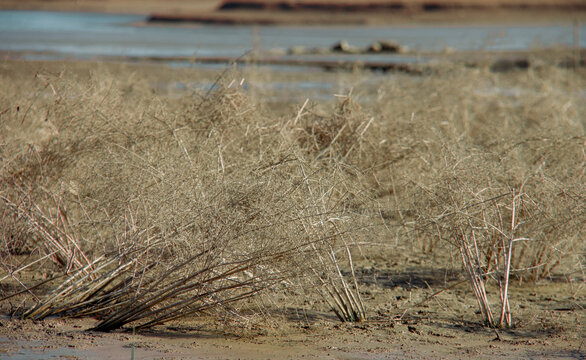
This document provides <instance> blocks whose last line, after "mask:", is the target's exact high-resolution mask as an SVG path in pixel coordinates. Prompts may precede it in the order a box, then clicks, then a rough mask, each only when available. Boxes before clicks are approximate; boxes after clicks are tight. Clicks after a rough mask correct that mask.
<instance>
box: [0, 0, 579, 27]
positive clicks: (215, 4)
mask: <svg viewBox="0 0 586 360" xmlns="http://www.w3.org/2000/svg"><path fill="white" fill-rule="evenodd" d="M0 10H45V11H83V12H107V13H134V14H144V15H149V16H150V17H151V19H152V21H153V22H156V23H161V22H162V23H166V24H169V23H175V24H185V23H187V24H188V23H208V24H209V23H213V24H225V25H240V24H258V25H269V24H270V25H279V24H283V25H292V24H307V25H319V24H321V25H329V24H332V25H336V24H341V25H344V24H355V25H373V26H376V25H382V24H396V25H408V24H429V23H444V24H452V23H458V24H462V23H474V24H491V23H519V24H522V23H545V24H547V23H568V22H576V21H577V22H586V3H585V2H584V1H580V0H510V1H508V2H504V1H501V0H486V1H481V0H438V1H433V2H431V1H425V0H414V1H405V0H403V1H400V0H399V1H384V0H372V1H365V0H342V1H334V0H313V1H308V0H297V1H292V0H289V1H281V0H251V1H248V0H247V1H242V0H240V1H238V0H236V1H234V0H231V1H224V2H223V1H221V0H199V1H187V0H170V1H165V2H161V1H155V0H145V1H139V0H120V1H118V0H104V1H97V0H85V1H75V0H54V1H42V0H0Z"/></svg>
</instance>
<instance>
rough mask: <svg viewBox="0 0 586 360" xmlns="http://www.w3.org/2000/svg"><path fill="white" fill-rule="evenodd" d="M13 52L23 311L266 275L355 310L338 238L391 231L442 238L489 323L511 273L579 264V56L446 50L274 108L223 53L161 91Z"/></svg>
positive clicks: (170, 313) (188, 305)
mask: <svg viewBox="0 0 586 360" xmlns="http://www.w3.org/2000/svg"><path fill="white" fill-rule="evenodd" d="M14 67H16V66H15V64H10V63H6V64H4V65H3V70H2V72H0V76H2V81H1V84H2V87H3V88H4V89H8V88H10V89H11V91H2V92H1V94H2V95H1V96H0V111H1V112H2V122H1V124H0V126H1V128H0V131H1V133H2V137H1V138H0V146H1V147H0V159H1V168H0V181H1V187H0V189H1V190H0V198H1V199H2V202H1V204H0V210H1V212H2V225H3V226H2V235H3V237H2V242H3V243H2V250H1V251H0V255H1V256H2V267H3V271H4V273H5V275H4V276H3V278H6V279H7V278H11V279H12V281H14V283H16V284H20V285H18V286H19V288H18V291H12V292H11V293H5V294H4V295H5V296H15V293H19V294H20V293H21V292H22V293H24V294H28V295H27V296H26V297H25V300H24V302H23V303H20V304H18V305H17V308H18V311H17V313H19V314H20V315H23V316H25V317H30V318H35V319H39V318H43V317H46V316H50V315H60V316H85V315H90V314H91V315H94V316H97V317H99V318H101V319H102V321H101V322H100V323H99V324H98V325H97V326H96V329H97V330H104V331H109V330H113V329H116V328H120V327H124V326H127V325H128V326H132V327H136V328H144V327H149V326H153V325H157V324H160V323H164V322H167V321H170V320H174V319H178V318H181V317H184V316H189V315H192V314H195V313H199V312H204V311H205V312H214V311H217V312H218V314H222V316H223V315H226V314H236V313H237V310H238V309H239V308H240V306H241V305H240V304H245V303H246V302H245V301H244V299H248V298H250V297H253V296H257V295H258V294H263V293H264V294H268V295H269V297H270V294H275V293H283V294H287V296H288V297H297V298H303V297H313V296H315V295H320V294H321V295H323V297H324V299H325V302H326V303H328V304H329V306H331V308H332V309H333V311H334V312H335V313H336V315H337V316H338V317H339V318H340V319H341V320H342V321H361V320H364V319H365V318H366V317H367V309H366V304H365V302H364V301H363V300H362V297H361V289H360V286H361V285H360V282H359V281H358V280H357V279H356V277H355V267H354V264H353V255H356V254H357V253H359V252H360V251H362V250H363V248H365V247H367V246H368V247H370V249H374V251H375V252H377V253H379V254H380V253H381V252H383V253H384V251H388V249H389V246H390V245H391V244H393V243H394V244H395V247H394V248H392V249H391V251H402V250H401V249H402V247H404V246H406V244H416V245H418V246H419V245H421V246H423V247H424V249H425V250H426V251H434V252H440V251H444V250H445V249H446V248H448V247H450V246H455V247H456V248H457V249H459V251H460V253H461V256H462V259H463V269H464V270H465V271H466V272H467V274H468V275H469V278H470V281H471V285H472V289H473V292H474V294H475V295H476V297H477V299H478V300H479V306H480V307H481V310H482V314H483V315H484V318H483V320H484V321H486V322H487V323H488V324H489V325H490V326H509V325H513V322H512V320H511V313H510V310H509V309H510V305H509V303H508V291H509V286H508V284H509V279H518V280H519V281H538V280H540V279H547V278H550V277H553V276H556V275H555V274H556V273H563V274H571V273H572V272H574V271H579V269H582V268H583V264H584V239H583V236H581V234H583V233H584V224H585V223H586V218H585V215H584V214H586V209H584V204H586V202H585V201H584V186H583V184H584V176H585V174H584V169H585V165H586V156H585V154H584V151H585V149H584V146H585V145H584V141H585V140H586V137H585V136H584V126H585V124H584V119H583V116H582V115H581V114H583V113H584V112H585V110H586V109H585V108H584V104H583V94H582V93H581V92H580V89H583V88H584V85H585V84H584V74H583V69H578V70H567V69H559V68H556V67H554V66H549V65H544V66H543V67H541V68H532V69H530V70H529V71H528V72H519V73H512V74H504V75H503V74H494V73H491V72H489V71H488V70H487V69H482V68H479V69H469V68H465V67H460V66H454V67H451V68H447V69H439V70H438V71H437V72H434V73H432V74H430V75H428V76H426V77H417V78H415V77H411V76H409V75H392V77H391V78H390V81H388V82H381V83H379V84H378V85H376V88H370V87H365V88H362V89H354V95H352V93H351V92H349V93H348V95H347V96H341V97H339V98H338V99H336V100H334V101H333V103H329V102H327V103H324V104H315V103H312V102H311V101H309V102H305V103H300V104H297V106H296V108H286V107H284V106H281V105H278V106H275V105H274V104H272V105H271V104H266V103H263V102H262V101H260V99H262V97H263V96H262V95H263V94H262V93H259V94H255V96H254V97H253V96H251V95H250V94H249V93H247V90H246V89H243V88H242V86H241V85H242V84H243V82H242V81H241V80H240V79H241V76H242V74H240V73H234V72H229V73H227V74H225V75H224V76H223V77H222V78H221V79H220V81H219V82H218V84H217V87H215V88H214V89H213V90H212V91H201V92H198V91H195V92H193V93H191V94H188V93H184V94H182V96H181V97H179V98H173V97H169V96H166V95H165V94H161V93H156V91H153V90H152V88H151V82H152V81H153V79H149V78H148V76H145V77H142V76H140V75H137V74H136V73H134V72H132V71H130V70H128V69H124V68H123V69H122V70H121V71H120V72H119V73H113V72H112V71H116V70H109V69H108V68H106V67H101V66H98V67H96V68H95V69H94V70H92V72H91V73H89V74H88V73H85V72H80V71H75V69H69V70H67V69H66V70H64V71H63V72H51V71H43V72H40V73H38V74H37V75H36V76H31V75H23V74H19V73H18V72H12V71H11V68H14ZM112 69H115V67H112ZM244 75H246V74H244ZM257 76H258V75H257ZM323 76H324V77H325V76H326V75H323ZM328 76H331V75H328ZM367 76H370V75H369V74H348V75H339V77H340V78H344V79H346V81H348V82H352V81H353V80H354V79H360V78H363V77H367ZM251 81H254V78H253V79H252V80H251ZM269 105H270V106H269ZM438 240H439V241H438ZM420 242H423V243H422V244H420ZM377 244H378V245H377ZM432 245H433V246H432ZM30 271H37V272H45V273H47V274H49V275H48V276H46V277H45V278H44V279H42V280H40V281H39V280H38V279H37V280H34V279H33V280H31V279H30V278H27V277H25V276H24V275H23V274H24V273H26V272H30ZM493 283H494V284H496V288H497V289H500V295H497V296H495V297H494V298H496V299H497V300H498V302H499V310H500V313H498V314H497V313H494V314H493V311H494V309H492V308H491V303H494V300H492V299H491V298H492V296H491V295H490V292H491V291H492V289H493V285H492V284H493ZM495 314H496V315H495ZM496 318H498V320H496Z"/></svg>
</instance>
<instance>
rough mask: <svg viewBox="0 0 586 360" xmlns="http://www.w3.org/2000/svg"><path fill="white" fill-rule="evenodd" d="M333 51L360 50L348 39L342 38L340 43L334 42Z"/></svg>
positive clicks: (349, 52) (350, 51) (355, 52)
mask: <svg viewBox="0 0 586 360" xmlns="http://www.w3.org/2000/svg"><path fill="white" fill-rule="evenodd" d="M332 51H337V52H345V53H348V54H358V53H360V50H359V49H358V48H357V47H355V46H352V45H350V44H348V41H346V40H342V41H340V42H339V43H337V44H334V45H333V46H332Z"/></svg>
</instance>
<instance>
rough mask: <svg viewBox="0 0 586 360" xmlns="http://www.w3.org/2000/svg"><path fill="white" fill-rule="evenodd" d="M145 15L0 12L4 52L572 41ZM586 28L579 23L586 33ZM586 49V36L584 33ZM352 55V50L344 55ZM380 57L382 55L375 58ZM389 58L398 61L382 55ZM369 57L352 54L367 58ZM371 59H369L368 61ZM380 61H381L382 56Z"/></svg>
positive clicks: (509, 30)
mask: <svg viewBox="0 0 586 360" xmlns="http://www.w3.org/2000/svg"><path fill="white" fill-rule="evenodd" d="M145 20H146V18H145V17H144V16H142V15H113V14H93V13H68V12H45V11H0V51H19V52H44V53H52V54H58V55H62V56H67V57H77V58H84V57H96V56H98V57H101V56H136V57H147V56H148V57H182V56H186V57H189V56H200V57H237V56H239V55H242V54H243V53H245V52H246V51H248V50H250V49H252V48H253V47H254V44H255V43H256V44H257V46H258V45H260V47H261V48H263V49H274V48H280V49H288V48H290V47H293V46H305V47H307V48H329V47H330V46H331V45H332V44H334V43H336V42H338V41H340V40H346V41H348V42H349V43H350V44H351V45H354V46H358V47H365V46H367V45H368V44H370V43H372V42H373V41H375V40H378V39H393V40H396V41H398V42H399V43H400V44H402V45H405V46H408V47H409V48H410V49H412V50H415V51H441V50H443V49H445V48H448V47H449V48H452V49H454V50H456V51H458V50H483V49H485V50H526V49H538V48H543V47H551V46H559V45H561V46H573V41H574V40H573V29H572V26H571V25H570V24H569V22H568V24H567V25H548V26H542V25H533V26H530V25H528V26H510V25H507V26H413V27H393V26H388V27H365V26H343V27H342V26H335V27H319V26H257V27H255V26H223V25H201V26H190V27H171V26H160V25H157V26H139V25H137V24H140V23H142V22H144V21H145ZM585 30H586V25H581V26H580V32H581V33H582V34H584V33H585ZM580 46H581V47H586V36H581V37H580ZM346 56H347V57H348V55H346ZM377 56H379V57H380V56H381V55H377ZM384 56H385V57H384V58H382V59H383V60H389V61H392V60H391V59H393V56H395V57H394V59H399V61H402V62H410V61H413V58H411V59H410V58H403V59H401V58H397V57H396V55H384ZM364 57H365V56H364V55H361V56H354V58H361V59H364ZM368 59H369V60H370V59H371V58H370V57H369V58H368ZM377 61H378V60H377Z"/></svg>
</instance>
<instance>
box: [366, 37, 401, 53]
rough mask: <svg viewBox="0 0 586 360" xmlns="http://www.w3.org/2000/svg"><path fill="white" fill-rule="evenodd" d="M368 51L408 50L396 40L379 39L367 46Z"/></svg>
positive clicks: (396, 51)
mask: <svg viewBox="0 0 586 360" xmlns="http://www.w3.org/2000/svg"><path fill="white" fill-rule="evenodd" d="M367 51H368V52H374V53H381V52H388V53H403V52H405V51H406V49H405V48H404V47H402V46H401V44H399V43H398V42H396V41H394V40H378V41H375V42H373V43H372V44H370V46H369V47H368V48H367Z"/></svg>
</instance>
